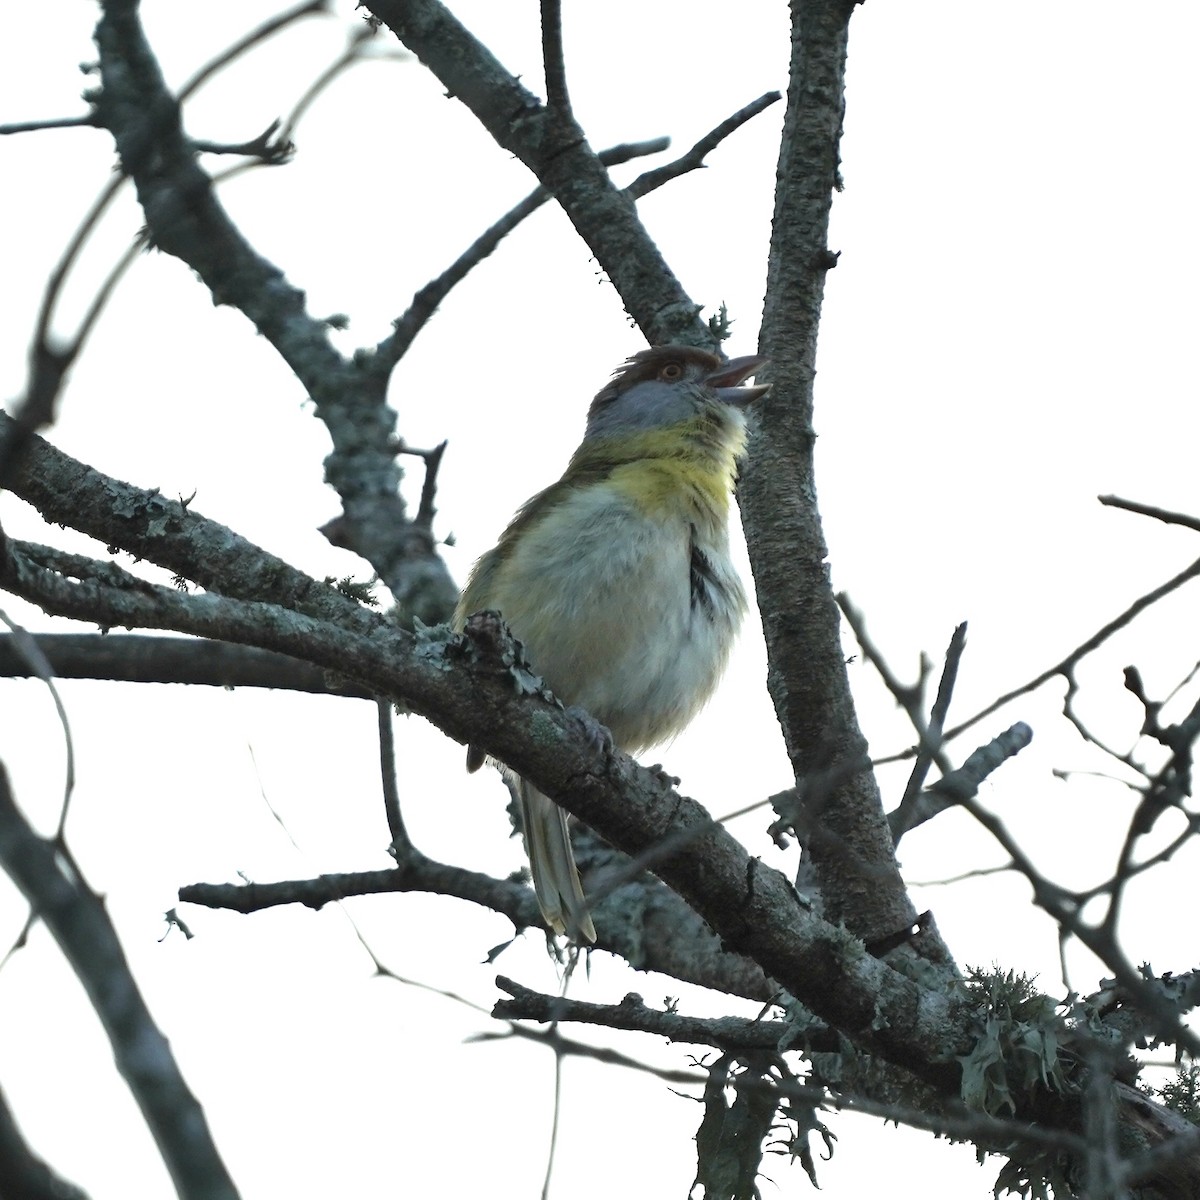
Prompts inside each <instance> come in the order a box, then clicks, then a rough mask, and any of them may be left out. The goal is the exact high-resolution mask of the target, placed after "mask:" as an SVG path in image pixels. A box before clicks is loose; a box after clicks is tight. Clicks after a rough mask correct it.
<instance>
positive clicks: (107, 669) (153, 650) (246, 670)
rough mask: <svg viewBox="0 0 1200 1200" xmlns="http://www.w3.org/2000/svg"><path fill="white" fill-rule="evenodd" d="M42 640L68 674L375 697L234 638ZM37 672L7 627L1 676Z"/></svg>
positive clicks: (1, 639)
mask: <svg viewBox="0 0 1200 1200" xmlns="http://www.w3.org/2000/svg"><path fill="white" fill-rule="evenodd" d="M37 643H38V646H39V648H40V649H41V651H42V653H43V654H44V655H45V656H46V659H47V661H48V662H49V663H50V666H51V669H52V670H53V672H54V674H55V675H56V676H58V677H59V678H60V679H111V680H121V681H124V682H127V683H181V684H191V685H192V686H201V687H219V688H234V687H253V688H280V689H282V690H284V691H289V692H308V693H310V694H312V695H318V696H346V697H351V698H355V699H362V700H370V699H372V698H373V697H372V696H371V695H370V693H369V692H367V691H366V690H365V689H364V688H361V687H359V686H358V685H357V684H356V683H354V682H352V681H351V680H349V679H345V678H342V677H339V676H337V675H335V674H333V673H331V672H329V671H323V670H321V668H320V667H314V666H312V664H310V663H306V662H301V661H300V660H299V659H296V658H292V657H290V656H289V655H286V654H274V653H272V652H271V651H270V650H259V649H256V648H255V647H253V646H235V645H233V644H232V643H230V642H218V641H212V640H208V639H204V640H201V639H199V638H185V637H153V636H147V635H145V634H121V633H82V634H81V633H56V634H55V633H39V634H38V635H37ZM36 674H37V672H35V671H34V670H32V668H31V667H30V666H29V664H28V662H27V661H26V660H25V659H24V658H22V657H21V655H20V652H19V651H18V649H17V647H16V646H15V644H14V641H13V639H12V637H11V636H9V635H0V678H4V679H19V678H24V677H27V676H29V675H36Z"/></svg>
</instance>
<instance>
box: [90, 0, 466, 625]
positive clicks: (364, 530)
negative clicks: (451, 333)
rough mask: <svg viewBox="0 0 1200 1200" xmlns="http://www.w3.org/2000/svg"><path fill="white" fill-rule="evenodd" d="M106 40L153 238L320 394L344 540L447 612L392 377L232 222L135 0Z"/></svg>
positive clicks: (103, 116)
mask: <svg viewBox="0 0 1200 1200" xmlns="http://www.w3.org/2000/svg"><path fill="white" fill-rule="evenodd" d="M308 7H311V6H302V8H308ZM297 11H300V10H297ZM96 44H97V46H98V47H99V50H100V71H101V80H102V83H103V88H102V90H101V93H100V97H99V100H98V103H97V113H98V115H99V118H100V120H101V121H102V122H103V124H104V125H105V127H106V128H107V129H108V130H109V131H110V132H111V133H112V136H113V139H114V140H115V142H116V145H117V152H118V154H119V156H120V159H121V166H122V169H123V170H124V171H125V173H126V174H128V175H129V176H130V177H131V178H132V179H133V181H134V185H135V187H136V190H137V196H138V201H139V202H140V204H141V206H142V209H143V211H144V212H145V215H146V221H147V224H148V227H149V229H150V234H151V238H152V240H153V244H154V245H155V246H156V247H157V248H158V249H160V250H163V251H165V252H166V253H168V254H172V255H174V256H175V257H177V258H180V259H182V260H183V261H184V262H185V263H187V265H188V266H189V267H191V268H192V269H193V270H194V271H195V272H196V273H197V274H198V275H199V276H200V278H201V279H202V280H203V281H204V283H205V284H206V285H207V286H208V288H209V290H210V291H211V292H212V296H213V299H214V301H215V302H216V303H218V304H229V305H232V306H233V307H235V308H237V309H239V310H240V311H241V312H243V313H244V314H245V315H246V316H247V317H248V318H249V319H250V321H252V322H253V323H254V325H255V327H256V328H257V329H258V331H259V332H260V333H261V334H262V335H263V336H264V337H265V338H266V339H267V340H268V341H269V342H270V343H271V344H272V345H273V346H274V347H275V349H276V350H277V351H278V352H279V354H280V355H281V356H282V358H283V359H284V361H285V362H286V363H287V364H288V366H289V367H290V368H291V370H292V371H293V372H294V373H295V375H296V377H297V379H299V380H300V382H301V384H302V385H303V386H304V388H305V390H306V391H307V392H308V394H309V396H310V397H311V398H312V400H313V403H314V405H315V406H316V411H317V415H318V416H319V417H320V418H321V419H322V420H323V421H324V422H325V425H326V428H327V429H328V430H329V434H330V437H331V438H332V440H333V451H332V453H331V454H330V455H329V457H328V458H327V459H326V461H325V477H326V480H327V482H328V483H330V484H331V485H332V486H333V487H334V488H335V489H336V490H337V492H338V494H339V496H340V497H341V500H342V506H343V511H344V519H343V520H342V522H341V523H340V525H339V527H338V534H339V537H340V539H341V540H340V544H345V545H347V546H349V547H350V548H351V549H353V550H354V551H356V552H357V553H358V554H361V555H362V556H363V557H364V558H366V559H367V560H368V561H369V562H370V563H371V564H372V566H373V567H374V568H375V569H376V571H377V572H378V573H379V575H380V576H381V577H382V578H383V580H384V582H385V583H386V584H387V585H388V587H389V588H390V589H391V591H392V594H393V595H394V596H395V598H396V602H397V606H398V608H399V609H400V610H401V611H402V612H404V613H405V614H406V615H409V616H410V617H411V615H415V616H417V617H419V618H420V619H421V620H423V621H426V622H430V623H432V622H436V621H438V620H440V619H442V618H443V617H444V616H446V615H447V614H448V613H449V612H450V611H451V610H452V609H453V607H454V603H455V601H456V600H457V598H458V589H457V588H456V587H455V586H454V583H453V581H452V580H451V579H450V576H449V572H448V571H447V569H446V566H445V563H444V562H443V561H442V559H441V558H440V556H439V555H438V554H437V552H436V547H435V544H434V542H433V539H432V538H431V537H430V535H429V533H428V531H426V530H424V529H420V528H418V527H417V526H415V525H414V524H413V523H412V522H410V521H409V520H408V515H407V512H406V507H405V504H404V501H403V499H402V498H401V496H400V492H399V483H400V470H399V467H398V466H397V464H396V459H395V443H394V432H395V414H394V413H393V412H392V410H391V409H390V408H389V407H388V406H387V404H386V398H385V390H386V379H381V378H379V377H378V376H377V375H376V374H374V373H372V372H370V371H367V370H363V369H362V368H361V367H360V366H359V361H358V359H353V360H347V359H345V358H343V357H342V356H341V355H340V354H339V353H338V352H337V350H336V349H335V348H334V347H333V345H332V344H331V342H330V340H329V331H328V328H327V326H326V324H325V323H324V322H323V321H320V320H318V319H316V318H314V317H312V316H310V315H309V313H308V312H307V310H306V308H305V297H304V293H303V292H301V291H300V290H299V289H298V288H296V287H294V286H293V285H291V284H290V283H288V281H287V280H286V279H285V277H284V275H283V272H282V271H281V270H280V269H279V268H278V267H276V266H275V265H274V264H272V263H270V262H268V261H267V260H266V259H265V258H263V257H262V256H261V255H259V254H258V253H257V252H256V251H255V250H254V249H253V248H252V247H251V246H250V244H249V243H248V242H247V241H246V240H245V238H244V237H243V236H242V234H241V233H240V232H239V230H238V229H237V228H236V226H235V225H234V224H233V222H232V221H231V220H230V219H229V217H228V215H227V214H226V212H225V210H224V208H223V207H222V205H221V204H220V202H219V201H218V199H217V197H216V195H215V193H214V191H213V187H212V180H211V178H210V177H209V176H208V174H207V173H206V172H205V171H204V170H203V169H202V168H201V167H200V166H199V164H198V163H197V162H196V159H195V156H194V154H193V153H192V145H191V143H190V142H189V140H188V139H187V137H186V136H185V134H184V132H183V129H182V126H181V123H180V114H179V105H178V101H177V100H176V99H175V98H174V97H173V96H172V95H171V94H170V92H169V91H168V90H167V87H166V84H165V82H164V81H163V77H162V72H161V71H160V69H159V65H158V62H157V61H156V59H155V58H154V55H153V53H152V51H151V49H150V46H149V44H148V43H147V41H146V37H145V34H144V31H143V30H142V27H141V23H140V21H139V19H138V13H137V4H136V3H135V2H134V0H107V2H106V3H105V5H104V12H103V15H102V16H101V19H100V22H99V24H98V25H97V27H96ZM367 357H368V358H369V357H370V356H369V355H368V356H367Z"/></svg>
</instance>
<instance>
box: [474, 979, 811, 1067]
mask: <svg viewBox="0 0 1200 1200" xmlns="http://www.w3.org/2000/svg"><path fill="white" fill-rule="evenodd" d="M496 985H497V987H499V988H500V989H501V990H502V991H505V992H507V993H508V994H509V996H511V997H512V999H510V1000H499V1001H497V1002H496V1005H495V1007H494V1008H493V1009H492V1016H494V1017H496V1018H497V1019H498V1020H503V1021H541V1022H547V1023H553V1022H557V1021H571V1022H578V1023H581V1024H587V1025H602V1026H604V1027H606V1028H608V1029H624V1030H634V1031H637V1032H640V1033H651V1034H654V1035H655V1036H657V1037H664V1038H666V1039H667V1040H668V1041H671V1042H683V1043H689V1044H693V1045H702V1046H716V1047H717V1048H719V1049H721V1050H774V1049H775V1048H776V1047H777V1046H778V1045H779V1044H780V1042H781V1041H782V1040H783V1038H784V1036H785V1035H786V1034H787V1032H788V1028H789V1027H788V1025H787V1023H786V1022H785V1021H765V1020H755V1021H751V1020H747V1019H745V1018H742V1017H718V1018H705V1017H685V1016H683V1015H681V1014H680V1013H677V1012H671V1011H664V1010H660V1009H653V1008H648V1007H647V1006H646V1004H645V1002H644V1001H643V1000H642V997H641V996H638V995H636V994H634V993H632V992H631V993H630V994H629V995H628V996H626V997H625V999H624V1000H622V1001H621V1002H620V1004H594V1003H590V1002H588V1001H583V1000H571V999H568V998H567V997H566V996H549V995H546V994H545V993H543V992H536V991H534V990H532V989H531V988H527V987H525V986H524V984H521V983H517V982H516V980H513V979H509V978H508V977H507V976H504V975H500V976H498V977H497V979H496ZM830 1048H832V1046H831V1047H830Z"/></svg>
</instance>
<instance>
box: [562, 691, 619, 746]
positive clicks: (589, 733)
mask: <svg viewBox="0 0 1200 1200" xmlns="http://www.w3.org/2000/svg"><path fill="white" fill-rule="evenodd" d="M567 715H568V716H571V717H574V718H575V720H576V721H578V722H579V724H580V725H582V726H583V732H584V735H585V736H586V737H587V740H588V745H590V746H591V748H592V749H593V750H595V751H596V752H597V753H598V754H603V755H604V756H605V757H606V758H607V757H608V755H610V754H611V753H612V752H613V750H614V748H615V743H614V742H613V735H612V733H611V732H610V731H609V729H608V727H607V726H605V725H601V724H600V722H599V721H597V720H596V718H595V717H593V716H592V714H591V713H590V712H588V710H587V709H586V708H580V707H579V705H577V704H572V705H570V706H569V707H568V708H567Z"/></svg>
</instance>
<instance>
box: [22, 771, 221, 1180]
mask: <svg viewBox="0 0 1200 1200" xmlns="http://www.w3.org/2000/svg"><path fill="white" fill-rule="evenodd" d="M0 862H2V863H3V864H4V868H5V870H6V871H7V872H8V873H9V875H10V876H11V877H12V879H13V882H14V883H16V885H17V886H18V887H19V888H20V889H21V891H22V892H23V893H24V895H25V898H26V899H27V900H28V901H29V903H30V904H31V905H32V906H33V908H34V909H35V910H36V912H37V914H38V916H39V917H40V918H41V919H42V920H43V921H44V922H45V923H46V926H47V928H48V929H49V930H50V932H51V933H52V934H53V935H54V939H55V941H57V942H58V945H59V948H60V949H61V950H62V952H63V954H64V955H65V956H66V958H67V961H68V962H70V964H71V967H72V969H73V970H74V971H75V974H76V975H77V976H78V978H79V981H80V983H82V984H83V987H84V990H85V991H86V992H87V994H88V999H89V1000H90V1001H91V1004H92V1007H93V1008H94V1009H95V1011H96V1014H97V1016H99V1018H100V1021H101V1023H102V1024H103V1026H104V1030H105V1033H107V1034H108V1039H109V1041H110V1043H111V1044H112V1049H113V1054H114V1056H115V1058H116V1061H117V1067H118V1068H119V1070H120V1072H121V1075H122V1076H123V1077H124V1079H125V1082H126V1083H127V1084H128V1085H129V1089H130V1091H131V1092H132V1093H133V1096H134V1099H135V1100H136V1101H137V1103H138V1106H139V1107H140V1108H141V1110H142V1116H143V1117H144V1118H145V1121H146V1124H147V1126H148V1127H149V1128H150V1131H151V1133H152V1134H153V1135H154V1139H155V1141H156V1142H157V1144H158V1149H159V1152H160V1153H161V1154H162V1157H163V1161H164V1162H165V1163H166V1165H167V1169H168V1170H169V1171H170V1174H171V1178H172V1179H173V1180H174V1183H175V1187H176V1189H177V1190H178V1192H179V1195H180V1196H181V1197H183V1198H184V1200H236V1197H237V1189H236V1188H235V1187H234V1186H233V1181H232V1180H231V1179H230V1178H229V1174H228V1172H227V1171H226V1169H225V1164H224V1163H223V1162H222V1161H221V1156H220V1154H219V1153H218V1152H217V1148H216V1146H215V1145H214V1144H213V1140H212V1135H211V1133H210V1132H209V1129H208V1122H207V1121H206V1120H205V1117H204V1110H203V1109H202V1108H201V1107H200V1105H199V1103H198V1102H197V1101H196V1098H195V1096H193V1095H192V1093H191V1091H190V1089H189V1088H188V1086H187V1084H186V1082H185V1081H184V1079H183V1076H182V1075H181V1074H180V1072H179V1068H178V1066H177V1065H176V1063H175V1059H174V1056H173V1055H172V1054H171V1047H170V1045H169V1044H168V1042H167V1039H166V1038H165V1037H163V1035H162V1033H161V1032H160V1031H159V1029H158V1027H157V1026H156V1025H155V1024H154V1020H153V1018H152V1017H151V1015H150V1013H149V1011H148V1010H147V1008H146V1005H145V1001H144V1000H143V999H142V996H141V993H140V992H139V991H138V989H137V985H136V984H135V983H134V980H133V975H132V974H131V972H130V970H129V964H128V963H127V962H126V960H125V954H124V952H123V951H122V949H121V945H120V943H119V942H118V941H117V936H116V933H115V932H114V930H113V927H112V923H111V922H110V921H109V919H108V914H107V912H106V911H105V908H104V904H103V902H102V901H101V900H100V898H99V897H98V896H97V895H96V894H95V893H94V892H93V891H92V890H91V889H90V888H89V887H88V886H87V884H86V883H85V882H84V881H83V879H81V878H80V877H79V875H78V873H77V871H76V870H75V869H74V868H73V866H72V865H71V864H69V863H68V862H67V861H66V860H65V859H64V857H63V856H62V855H61V854H60V853H59V852H58V851H57V850H56V849H55V847H54V846H53V845H52V844H51V843H50V842H47V841H44V840H43V839H42V838H40V837H38V835H37V834H36V833H35V832H34V831H33V829H32V828H30V826H29V824H28V823H27V822H26V821H25V819H24V817H22V816H21V814H20V812H19V811H18V810H17V807H16V804H15V803H14V800H13V796H12V793H11V791H10V790H9V784H8V776H7V774H6V772H5V771H4V769H3V767H0Z"/></svg>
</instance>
